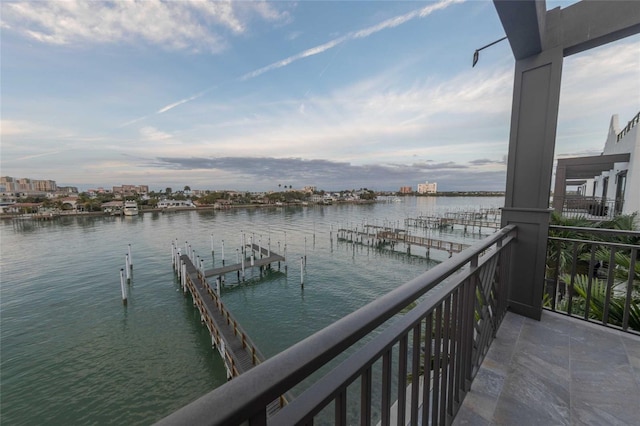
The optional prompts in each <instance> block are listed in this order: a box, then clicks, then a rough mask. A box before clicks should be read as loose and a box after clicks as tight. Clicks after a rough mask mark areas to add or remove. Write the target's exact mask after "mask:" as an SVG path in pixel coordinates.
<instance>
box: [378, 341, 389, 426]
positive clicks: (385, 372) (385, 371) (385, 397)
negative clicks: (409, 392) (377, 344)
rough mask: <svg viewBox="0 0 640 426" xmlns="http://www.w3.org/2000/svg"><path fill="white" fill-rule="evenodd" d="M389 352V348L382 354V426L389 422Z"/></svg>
mask: <svg viewBox="0 0 640 426" xmlns="http://www.w3.org/2000/svg"><path fill="white" fill-rule="evenodd" d="M391 354H392V348H389V349H388V350H387V351H386V352H385V353H384V355H383V356H382V417H381V419H380V421H381V422H382V424H383V426H386V425H388V424H389V423H390V422H391Z"/></svg>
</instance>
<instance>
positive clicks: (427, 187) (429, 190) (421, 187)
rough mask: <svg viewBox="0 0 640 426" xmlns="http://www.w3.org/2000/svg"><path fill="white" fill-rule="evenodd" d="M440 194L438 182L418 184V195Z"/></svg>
mask: <svg viewBox="0 0 640 426" xmlns="http://www.w3.org/2000/svg"><path fill="white" fill-rule="evenodd" d="M436 192H438V184H437V183H436V182H432V183H429V182H428V181H427V182H425V183H419V184H418V194H435V193H436Z"/></svg>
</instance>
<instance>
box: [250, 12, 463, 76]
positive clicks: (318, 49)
mask: <svg viewBox="0 0 640 426" xmlns="http://www.w3.org/2000/svg"><path fill="white" fill-rule="evenodd" d="M462 1H464V0H442V1H440V2H438V3H435V4H430V5H429V6H425V7H423V8H420V9H417V10H414V11H412V12H409V13H406V14H404V15H399V16H395V17H393V18H390V19H387V20H385V21H382V22H380V23H378V24H376V25H372V26H370V27H367V28H364V29H361V30H358V31H353V32H350V33H348V34H347V35H344V36H342V37H338V38H335V39H333V40H330V41H328V42H326V43H323V44H320V45H318V46H315V47H312V48H309V49H306V50H304V51H302V52H300V53H297V54H295V55H292V56H289V57H288V58H284V59H281V60H279V61H277V62H273V63H272V64H269V65H267V66H264V67H262V68H258V69H257V70H254V71H251V72H248V73H246V74H244V75H243V76H242V77H240V80H241V81H244V80H249V79H252V78H255V77H258V76H260V75H262V74H264V73H266V72H269V71H273V70H275V69H278V68H282V67H286V66H287V65H289V64H292V63H294V62H296V61H298V60H300V59H304V58H308V57H310V56H314V55H318V54H320V53H323V52H326V51H327V50H329V49H333V48H334V47H336V46H339V45H341V44H342V43H345V42H347V41H351V40H356V39H361V38H366V37H369V36H371V35H373V34H375V33H378V32H380V31H383V30H386V29H389V28H395V27H397V26H399V25H402V24H404V23H406V22H408V21H411V20H413V19H417V18H424V17H426V16H429V15H430V14H431V13H433V12H435V11H437V10H441V9H444V8H446V7H448V6H450V5H451V4H454V3H461V2H462Z"/></svg>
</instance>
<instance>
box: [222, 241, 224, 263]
mask: <svg viewBox="0 0 640 426" xmlns="http://www.w3.org/2000/svg"><path fill="white" fill-rule="evenodd" d="M222 266H224V240H222Z"/></svg>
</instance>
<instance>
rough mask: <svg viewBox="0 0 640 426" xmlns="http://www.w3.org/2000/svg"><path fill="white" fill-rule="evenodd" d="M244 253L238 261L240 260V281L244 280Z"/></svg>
mask: <svg viewBox="0 0 640 426" xmlns="http://www.w3.org/2000/svg"><path fill="white" fill-rule="evenodd" d="M244 256H245V255H244V254H242V256H241V257H240V261H241V262H242V281H244Z"/></svg>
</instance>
